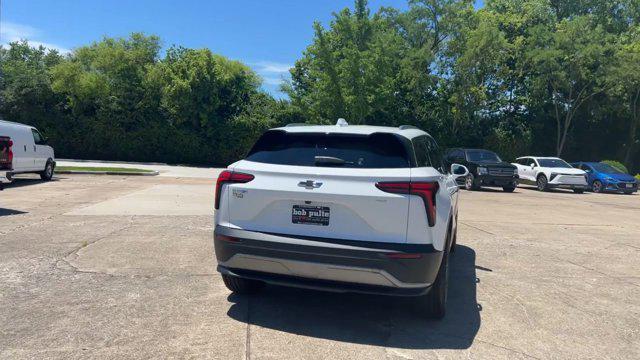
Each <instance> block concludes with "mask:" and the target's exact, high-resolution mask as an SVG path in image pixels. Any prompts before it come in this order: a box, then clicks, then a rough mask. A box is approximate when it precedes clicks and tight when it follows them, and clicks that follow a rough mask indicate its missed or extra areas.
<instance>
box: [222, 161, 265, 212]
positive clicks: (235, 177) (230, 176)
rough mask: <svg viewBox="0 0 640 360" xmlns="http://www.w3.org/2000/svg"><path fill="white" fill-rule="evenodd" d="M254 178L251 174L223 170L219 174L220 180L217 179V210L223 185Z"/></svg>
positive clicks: (245, 181)
mask: <svg viewBox="0 0 640 360" xmlns="http://www.w3.org/2000/svg"><path fill="white" fill-rule="evenodd" d="M254 178H255V177H254V176H253V175H251V174H245V173H240V172H233V171H229V170H225V171H223V172H221V173H220V175H218V180H217V181H216V198H215V201H214V206H215V208H216V210H217V209H219V208H220V192H221V191H222V185H224V184H229V183H248V182H249V181H251V180H253V179H254Z"/></svg>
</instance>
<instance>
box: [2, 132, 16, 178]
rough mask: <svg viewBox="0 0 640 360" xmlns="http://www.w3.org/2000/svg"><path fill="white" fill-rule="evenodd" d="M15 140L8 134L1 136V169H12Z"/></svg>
mask: <svg viewBox="0 0 640 360" xmlns="http://www.w3.org/2000/svg"><path fill="white" fill-rule="evenodd" d="M12 145H13V142H12V141H11V138H9V137H8V136H0V170H11V169H12V161H13V152H12V149H11V147H12Z"/></svg>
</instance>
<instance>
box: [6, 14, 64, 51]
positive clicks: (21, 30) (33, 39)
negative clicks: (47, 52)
mask: <svg viewBox="0 0 640 360" xmlns="http://www.w3.org/2000/svg"><path fill="white" fill-rule="evenodd" d="M41 37H42V32H41V31H40V30H38V29H36V28H34V27H31V26H28V25H21V24H16V23H12V22H8V21H3V22H2V24H0V45H7V44H9V43H11V42H14V41H20V40H27V42H28V43H29V45H31V46H35V47H38V46H44V47H46V48H48V49H53V50H58V52H59V53H62V54H67V53H70V52H71V50H70V49H68V48H65V47H63V46H59V45H56V44H52V43H49V42H45V41H42V39H41Z"/></svg>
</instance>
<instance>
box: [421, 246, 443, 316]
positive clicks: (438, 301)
mask: <svg viewBox="0 0 640 360" xmlns="http://www.w3.org/2000/svg"><path fill="white" fill-rule="evenodd" d="M448 283H449V253H448V252H447V251H445V252H444V254H443V255H442V263H441V264H440V269H439V270H438V275H437V276H436V280H435V281H434V282H433V285H431V289H430V290H429V292H428V293H427V294H426V295H423V296H421V297H420V303H419V304H418V305H419V306H420V312H421V314H422V315H423V316H424V317H426V318H429V319H436V320H440V319H442V318H443V317H444V315H445V313H446V308H447V285H448Z"/></svg>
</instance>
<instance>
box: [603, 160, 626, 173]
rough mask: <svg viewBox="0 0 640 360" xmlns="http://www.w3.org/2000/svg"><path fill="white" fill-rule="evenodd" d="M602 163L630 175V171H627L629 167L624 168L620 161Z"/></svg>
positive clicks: (604, 161)
mask: <svg viewBox="0 0 640 360" xmlns="http://www.w3.org/2000/svg"><path fill="white" fill-rule="evenodd" d="M600 162H601V163H603V164H607V165H611V166H613V167H614V168H616V169H618V170H620V171H622V172H624V173H625V174H628V173H629V171H628V170H627V167H626V166H624V164H622V163H621V162H619V161H615V160H602V161H600Z"/></svg>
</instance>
